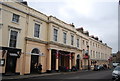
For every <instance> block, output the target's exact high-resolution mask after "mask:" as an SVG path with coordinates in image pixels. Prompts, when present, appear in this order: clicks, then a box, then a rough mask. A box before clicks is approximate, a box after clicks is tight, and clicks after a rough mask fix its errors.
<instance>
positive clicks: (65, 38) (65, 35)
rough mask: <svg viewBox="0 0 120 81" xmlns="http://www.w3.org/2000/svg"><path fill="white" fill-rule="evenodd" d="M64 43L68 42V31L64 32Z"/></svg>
mask: <svg viewBox="0 0 120 81" xmlns="http://www.w3.org/2000/svg"><path fill="white" fill-rule="evenodd" d="M63 43H64V44H66V43H67V33H66V32H63Z"/></svg>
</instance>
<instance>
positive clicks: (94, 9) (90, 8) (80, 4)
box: [26, 0, 118, 52]
mask: <svg viewBox="0 0 120 81" xmlns="http://www.w3.org/2000/svg"><path fill="white" fill-rule="evenodd" d="M26 1H28V5H29V6H30V7H32V8H34V9H36V10H38V11H40V12H42V13H44V14H46V15H48V16H49V15H53V16H55V17H57V18H59V19H61V20H63V21H65V22H66V23H74V25H75V26H76V27H83V28H84V29H85V30H88V31H89V32H90V35H94V36H98V37H99V39H102V40H103V42H104V43H107V44H108V45H109V46H110V47H112V48H113V52H117V51H118V1H117V0H105V1H104V0H43V1H42V0H26Z"/></svg>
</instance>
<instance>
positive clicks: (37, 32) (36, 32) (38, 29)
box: [34, 23, 40, 38]
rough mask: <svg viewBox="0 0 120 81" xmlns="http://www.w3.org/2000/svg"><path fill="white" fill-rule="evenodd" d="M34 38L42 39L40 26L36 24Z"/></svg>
mask: <svg viewBox="0 0 120 81" xmlns="http://www.w3.org/2000/svg"><path fill="white" fill-rule="evenodd" d="M34 37H38V38H39V37H40V25H39V24H36V23H35V27H34Z"/></svg>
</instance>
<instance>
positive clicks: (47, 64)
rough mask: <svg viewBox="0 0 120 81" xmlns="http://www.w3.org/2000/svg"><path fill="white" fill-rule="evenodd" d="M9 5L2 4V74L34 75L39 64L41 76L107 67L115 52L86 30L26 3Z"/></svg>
mask: <svg viewBox="0 0 120 81" xmlns="http://www.w3.org/2000/svg"><path fill="white" fill-rule="evenodd" d="M9 1H10V2H8V1H6V0H4V1H3V0H2V1H1V2H0V63H1V64H0V70H1V71H0V72H1V73H3V74H11V73H18V74H20V75H23V74H31V73H34V72H36V69H35V67H36V65H37V64H39V63H40V64H41V65H42V72H51V71H59V70H61V68H63V67H65V68H68V69H72V66H76V67H77V68H78V69H90V66H91V65H94V64H98V65H102V64H107V65H108V58H109V57H110V54H111V53H112V48H110V47H109V46H107V45H106V44H104V43H102V42H101V41H99V39H98V38H97V39H96V38H95V37H91V36H89V32H87V31H84V29H83V28H77V29H76V28H75V26H74V25H73V24H67V23H65V22H64V21H61V20H59V19H57V18H56V17H53V16H47V15H45V14H43V13H41V12H39V11H37V10H35V9H33V8H30V7H29V6H28V5H27V4H26V2H16V0H9Z"/></svg>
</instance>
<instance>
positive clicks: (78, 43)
mask: <svg viewBox="0 0 120 81" xmlns="http://www.w3.org/2000/svg"><path fill="white" fill-rule="evenodd" d="M77 47H78V48H79V47H80V40H79V38H78V39H77Z"/></svg>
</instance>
